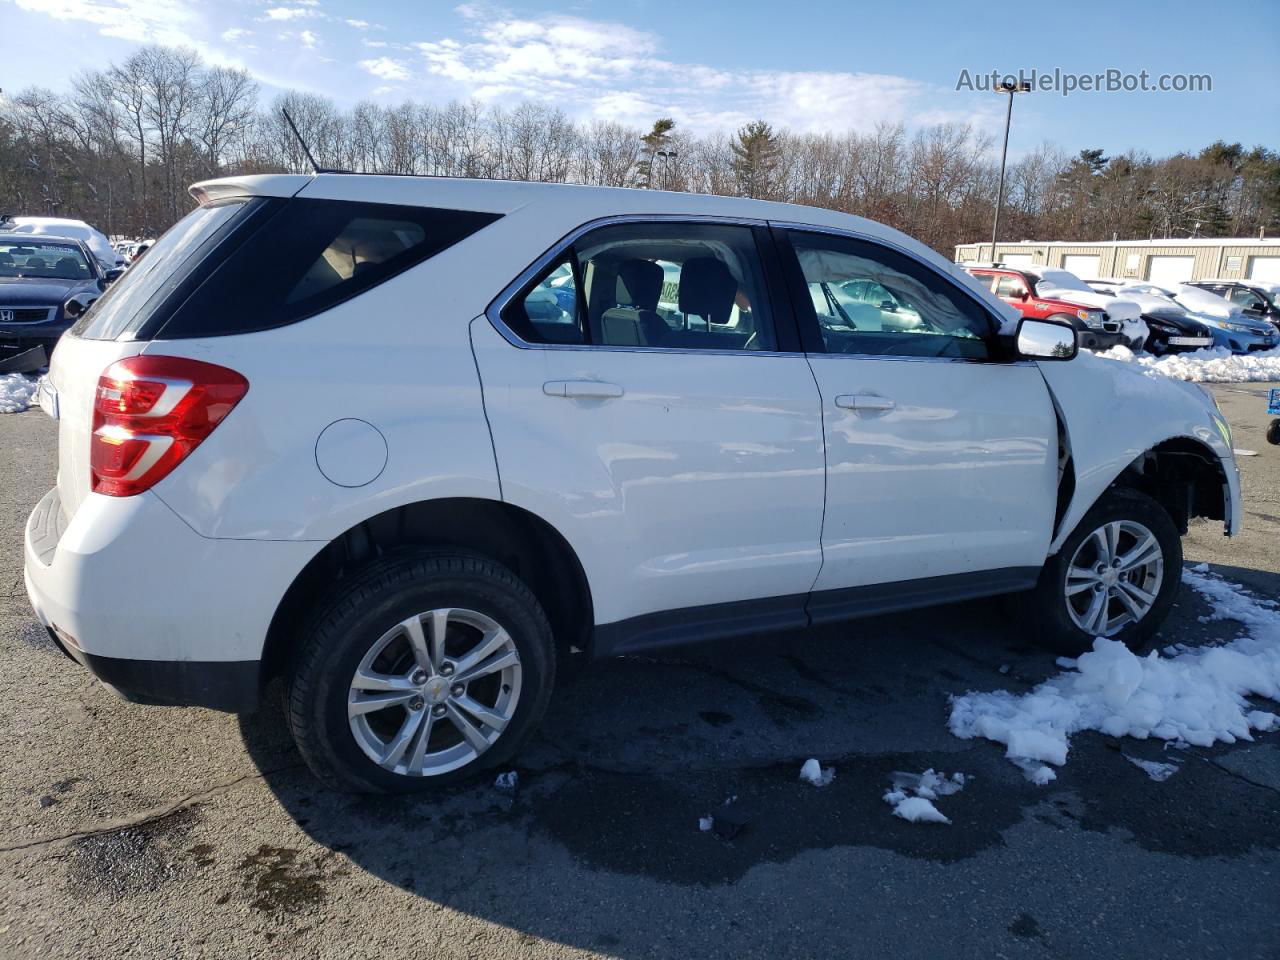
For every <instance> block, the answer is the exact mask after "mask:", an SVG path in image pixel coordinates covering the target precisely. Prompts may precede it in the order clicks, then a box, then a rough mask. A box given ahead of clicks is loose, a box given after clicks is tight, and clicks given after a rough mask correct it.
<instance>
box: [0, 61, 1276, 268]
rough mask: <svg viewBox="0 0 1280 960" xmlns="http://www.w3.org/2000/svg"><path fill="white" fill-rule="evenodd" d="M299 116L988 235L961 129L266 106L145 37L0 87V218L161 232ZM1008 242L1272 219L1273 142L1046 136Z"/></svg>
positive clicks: (992, 162)
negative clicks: (1109, 143)
mask: <svg viewBox="0 0 1280 960" xmlns="http://www.w3.org/2000/svg"><path fill="white" fill-rule="evenodd" d="M282 110H288V112H289V114H290V115H291V116H292V117H293V119H294V121H295V123H296V124H297V127H298V130H299V132H300V133H301V135H302V137H303V138H304V139H305V141H306V142H307V144H308V145H309V147H310V150H311V152H312V154H313V155H314V157H315V160H316V162H317V164H319V165H320V166H321V167H326V168H335V169H342V170H351V171H357V172H377V173H399V174H428V175H438V176H457V177H491V178H502V179H511V180H539V181H553V182H571V183H586V184H596V185H604V186H620V187H621V186H626V187H650V188H655V189H663V190H681V191H692V192H698V193H718V194H731V195H739V196H750V197H758V198H764V199H771V200H785V201H792V202H796V203H805V204H812V205H816V206H821V207H829V208H832V209H836V210H841V211H845V212H848V213H854V214H858V215H861V216H865V217H870V218H872V219H875V220H879V221H881V222H884V223H887V224H890V225H891V226H894V227H897V228H898V229H901V230H903V231H905V232H907V233H909V234H911V235H913V236H915V237H918V238H919V239H921V240H922V241H924V242H925V243H927V244H929V245H931V246H933V247H934V248H935V249H937V250H939V251H940V252H942V253H943V254H945V255H947V256H950V254H951V252H952V250H953V247H954V245H955V244H956V243H963V242H971V241H974V240H984V239H987V238H989V236H990V225H991V219H992V214H993V211H994V204H995V197H996V188H997V177H998V168H997V163H998V157H997V156H996V155H995V152H994V151H993V149H992V146H993V145H992V140H991V138H990V137H989V136H988V135H986V134H984V133H981V132H979V131H978V130H975V129H974V128H973V127H972V126H970V125H966V124H955V123H946V124H937V125H933V126H928V127H924V128H921V129H918V130H914V131H910V132H909V131H908V130H907V129H906V128H905V127H904V126H903V125H901V124H880V125H878V126H877V127H876V128H875V129H874V130H873V131H871V132H869V133H858V132H835V131H833V132H830V133H825V134H800V133H793V132H790V131H787V130H783V129H775V128H774V127H772V126H771V125H770V124H768V123H766V122H765V121H763V120H760V121H755V122H753V123H749V124H747V125H746V126H744V127H742V128H741V129H740V130H738V131H736V132H732V133H717V134H713V135H709V136H695V135H693V134H691V133H689V132H688V131H684V130H681V129H679V128H678V125H677V124H676V123H675V121H673V120H672V119H670V118H659V119H657V120H656V121H655V123H654V125H653V127H652V128H651V129H649V130H637V129H633V128H631V127H628V126H625V125H622V124H619V123H612V122H606V121H595V122H591V123H577V122H574V121H573V120H571V119H570V118H569V116H568V115H566V114H565V113H564V112H563V111H562V110H560V109H558V108H556V107H554V106H551V105H548V104H546V103H541V102H527V103H522V104H520V105H518V106H515V107H509V108H508V107H500V106H489V107H486V106H482V105H481V104H479V103H476V102H453V103H448V104H444V105H434V104H424V103H416V102H413V101H407V102H404V103H401V104H399V105H396V106H383V105H379V104H375V103H371V102H363V103H359V104H357V105H355V106H354V107H352V108H350V109H341V108H339V107H338V106H337V105H336V104H335V103H334V102H333V101H332V100H330V99H328V98H326V97H322V96H318V95H315V94H309V93H300V92H286V93H283V94H281V95H279V96H277V97H275V98H274V99H273V100H272V102H270V103H263V102H262V98H261V95H260V91H259V88H258V85H257V83H256V82H255V81H254V80H253V79H252V78H251V77H250V76H249V74H248V73H246V72H245V71H243V70H236V69H231V68H227V67H222V66H211V65H208V64H206V63H204V62H203V61H202V60H201V58H200V56H199V55H198V54H196V53H195V52H194V51H191V50H187V49H183V48H167V47H159V46H151V47H144V48H142V49H139V50H138V51H137V52H136V53H134V54H133V55H132V56H130V57H129V58H128V59H126V60H124V61H123V62H122V63H118V64H112V65H110V66H108V67H106V68H105V69H102V70H90V71H86V72H83V73H81V74H79V75H77V76H76V77H75V78H74V79H73V80H72V82H71V84H70V88H69V89H68V90H67V91H64V92H54V91H51V90H47V89H42V88H36V87H33V88H29V89H26V90H22V91H20V92H18V93H16V94H14V95H12V96H3V97H0V213H11V214H15V215H17V214H27V215H32V214H44V215H50V216H66V217H74V218H77V219H82V220H86V221H88V222H89V223H92V224H94V225H95V226H97V227H98V228H99V229H101V230H103V231H104V232H106V233H108V234H122V235H125V236H138V237H141V236H155V235H157V234H159V233H160V232H162V231H163V230H164V229H166V228H167V227H168V226H169V225H170V224H172V223H173V222H174V221H176V220H177V219H178V218H179V217H181V216H182V215H183V214H184V213H185V212H186V211H187V210H189V209H190V208H191V204H192V201H191V199H190V197H189V196H188V195H187V192H186V188H187V186H188V185H189V184H190V183H192V182H195V181H197V180H203V179H208V178H210V177H216V176H221V175H226V174H244V173H280V172H305V171H307V170H309V169H310V165H309V163H308V162H307V158H306V156H305V154H304V152H303V150H302V148H301V146H300V144H299V143H298V141H297V138H295V137H294V136H293V134H292V132H291V131H290V130H289V128H288V126H287V124H286V123H285V121H284V117H283V113H282ZM1005 197H1006V199H1005V207H1004V213H1003V215H1002V223H1003V225H1004V226H1003V229H1002V231H1001V239H1004V240H1017V239H1024V238H1026V239H1037V240H1106V239H1111V238H1113V237H1116V238H1119V239H1134V238H1146V237H1148V236H1160V237H1189V236H1209V237H1212V236H1256V235H1259V233H1260V232H1262V233H1266V234H1267V235H1269V236H1274V235H1276V234H1277V233H1280V152H1277V151H1275V150H1271V149H1268V148H1266V147H1262V146H1256V147H1252V148H1246V147H1245V146H1243V145H1241V144H1238V143H1236V144H1228V143H1224V142H1221V141H1219V142H1216V143H1213V144H1210V145H1209V146H1207V147H1205V148H1204V149H1202V150H1200V151H1198V152H1194V153H1191V152H1188V153H1178V154H1174V155H1173V156H1168V157H1152V156H1151V155H1150V154H1148V153H1146V152H1144V151H1141V150H1129V151H1127V152H1125V153H1123V154H1115V155H1113V156H1110V157H1108V156H1104V151H1102V150H1099V149H1089V150H1083V151H1080V152H1079V153H1078V154H1075V155H1069V154H1067V153H1064V152H1062V151H1061V150H1059V149H1057V148H1055V147H1052V146H1050V145H1045V146H1042V147H1040V148H1038V149H1036V150H1033V151H1031V152H1030V153H1028V154H1025V155H1023V156H1022V157H1021V158H1020V159H1018V160H1016V161H1015V162H1013V163H1012V164H1011V165H1010V166H1009V170H1008V174H1007V179H1006V187H1005Z"/></svg>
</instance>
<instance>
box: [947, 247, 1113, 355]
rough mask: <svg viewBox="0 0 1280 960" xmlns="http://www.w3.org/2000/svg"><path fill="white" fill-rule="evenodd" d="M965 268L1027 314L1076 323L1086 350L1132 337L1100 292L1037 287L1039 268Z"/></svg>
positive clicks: (1027, 315) (1000, 296) (995, 265)
mask: <svg viewBox="0 0 1280 960" xmlns="http://www.w3.org/2000/svg"><path fill="white" fill-rule="evenodd" d="M1040 269H1048V268H1040ZM965 270H967V271H968V272H969V273H970V274H971V275H972V276H974V277H976V278H978V279H979V280H981V281H983V282H984V283H990V284H991V287H990V289H991V292H992V293H994V294H995V295H996V296H997V297H999V298H1000V299H1001V300H1003V301H1004V302H1005V303H1007V304H1009V305H1010V306H1011V307H1013V308H1014V309H1015V310H1017V311H1018V312H1019V313H1021V314H1022V315H1023V316H1024V317H1029V318H1031V319H1033V320H1053V321H1056V322H1058V323H1065V324H1069V325H1070V326H1072V327H1075V329H1076V339H1077V340H1079V342H1080V346H1081V347H1082V348H1083V349H1085V350H1107V349H1109V348H1111V347H1114V346H1115V345H1116V344H1121V343H1123V344H1127V341H1128V339H1129V338H1128V337H1126V336H1125V334H1124V332H1123V329H1122V327H1123V324H1122V322H1121V321H1122V319H1123V318H1121V317H1113V316H1112V315H1111V313H1110V312H1108V310H1106V309H1104V306H1105V305H1106V299H1104V298H1101V297H1099V295H1098V294H1092V295H1087V294H1077V292H1076V291H1075V290H1064V289H1061V288H1060V287H1057V286H1052V287H1050V286H1049V285H1047V284H1046V285H1045V286H1046V289H1045V290H1040V291H1037V287H1038V285H1040V284H1041V283H1042V279H1041V277H1040V276H1039V274H1038V272H1032V271H1030V270H1021V269H1016V268H1014V267H1005V266H1001V265H1000V264H994V265H992V266H989V267H986V266H984V267H965ZM1077 282H1078V281H1077ZM1082 286H1083V284H1082ZM1050 289H1051V290H1052V293H1050V292H1049V290H1050ZM1134 315H1135V318H1136V317H1137V315H1138V311H1137V308H1136V306H1135V307H1134Z"/></svg>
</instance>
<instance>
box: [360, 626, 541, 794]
mask: <svg viewBox="0 0 1280 960" xmlns="http://www.w3.org/2000/svg"><path fill="white" fill-rule="evenodd" d="M522 676H523V671H522V669H521V666H520V653H519V651H517V650H516V646H515V641H514V640H512V639H511V635H510V634H509V633H508V632H507V631H506V629H505V628H503V627H502V626H501V625H500V624H499V623H498V622H497V621H496V620H494V619H493V618H492V617H490V616H487V615H486V614H483V613H480V612H478V611H476V610H463V609H450V608H441V609H437V610H428V611H426V612H424V613H418V614H414V615H413V616H411V617H408V618H407V619H405V620H404V621H402V622H401V623H398V624H396V626H394V627H392V628H391V629H390V630H388V631H387V632H386V633H384V634H383V635H382V636H381V637H379V638H378V640H377V641H376V642H375V643H374V644H373V646H372V647H370V648H369V652H368V653H366V654H365V655H364V658H363V659H362V660H361V661H360V665H359V666H358V667H357V668H356V671H355V674H354V675H353V676H352V678H351V686H350V689H349V691H348V694H347V718H348V720H349V721H350V724H351V732H352V734H353V735H354V736H355V738H356V742H357V743H358V744H359V745H360V749H361V750H363V751H364V753H365V756H367V757H368V758H369V759H370V760H372V761H373V762H374V763H376V764H378V765H379V766H380V767H383V768H384V769H386V770H389V771H391V772H392V773H396V774H401V775H403V776H410V777H430V776H438V775H439V774H442V773H448V772H449V771H451V770H456V769H458V768H459V767H462V766H465V765H466V764H468V763H471V762H472V761H473V760H475V759H476V758H477V757H478V756H480V754H482V753H484V752H485V751H486V750H488V749H489V748H490V747H491V746H492V745H493V744H494V743H495V742H496V741H497V739H498V737H500V736H501V735H502V732H503V731H504V730H506V728H507V725H508V724H509V723H510V722H511V718H512V716H514V715H515V712H516V706H517V704H518V703H519V702H520V683H521V679H522Z"/></svg>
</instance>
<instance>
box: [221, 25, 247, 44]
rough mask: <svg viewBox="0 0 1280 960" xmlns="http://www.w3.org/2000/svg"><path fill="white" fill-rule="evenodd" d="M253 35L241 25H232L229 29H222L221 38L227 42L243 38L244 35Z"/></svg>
mask: <svg viewBox="0 0 1280 960" xmlns="http://www.w3.org/2000/svg"><path fill="white" fill-rule="evenodd" d="M250 36H253V31H252V30H245V29H243V28H242V27H232V28H231V29H230V30H223V31H222V39H223V40H225V41H226V42H227V43H235V42H236V41H237V40H243V39H244V38H245V37H250Z"/></svg>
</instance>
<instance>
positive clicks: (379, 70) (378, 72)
mask: <svg viewBox="0 0 1280 960" xmlns="http://www.w3.org/2000/svg"><path fill="white" fill-rule="evenodd" d="M360 66H361V67H363V68H364V69H365V70H366V71H367V72H368V73H371V74H373V75H374V76H375V77H377V78H378V79H380V80H408V79H409V70H408V68H407V67H406V66H405V64H404V61H402V60H393V59H392V58H391V57H378V58H377V59H376V60H361V61H360Z"/></svg>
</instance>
